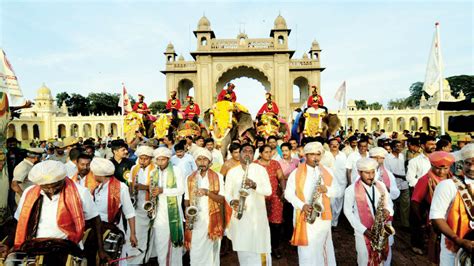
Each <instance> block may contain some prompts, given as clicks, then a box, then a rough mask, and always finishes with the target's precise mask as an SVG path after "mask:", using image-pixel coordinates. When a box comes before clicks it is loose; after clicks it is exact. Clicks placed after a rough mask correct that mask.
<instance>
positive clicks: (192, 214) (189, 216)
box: [185, 176, 199, 230]
mask: <svg viewBox="0 0 474 266" xmlns="http://www.w3.org/2000/svg"><path fill="white" fill-rule="evenodd" d="M198 189H199V184H198V177H197V176H196V177H194V189H193V191H192V192H191V193H192V201H191V204H190V206H188V207H187V208H186V211H185V213H186V227H187V229H188V230H193V228H194V223H195V222H196V220H197V215H198V212H199V208H198V196H197V192H198Z"/></svg>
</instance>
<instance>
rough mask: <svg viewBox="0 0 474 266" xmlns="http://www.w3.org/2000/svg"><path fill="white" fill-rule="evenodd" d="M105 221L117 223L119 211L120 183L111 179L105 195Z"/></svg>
mask: <svg viewBox="0 0 474 266" xmlns="http://www.w3.org/2000/svg"><path fill="white" fill-rule="evenodd" d="M107 197H108V198H107V219H108V221H109V223H113V222H118V220H119V219H116V218H117V213H118V212H119V210H120V181H119V180H118V179H117V178H115V177H111V178H110V179H109V187H108V193H107Z"/></svg>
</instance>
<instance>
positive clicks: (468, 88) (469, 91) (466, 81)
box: [446, 75, 474, 97]
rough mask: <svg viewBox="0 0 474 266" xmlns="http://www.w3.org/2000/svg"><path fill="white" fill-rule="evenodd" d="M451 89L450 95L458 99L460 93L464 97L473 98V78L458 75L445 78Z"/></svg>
mask: <svg viewBox="0 0 474 266" xmlns="http://www.w3.org/2000/svg"><path fill="white" fill-rule="evenodd" d="M446 80H448V82H449V86H450V87H451V94H452V95H453V96H454V97H458V96H459V94H460V93H461V91H462V92H463V93H464V95H465V96H466V97H474V76H469V75H459V76H452V77H449V78H446Z"/></svg>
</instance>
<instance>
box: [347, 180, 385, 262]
mask: <svg viewBox="0 0 474 266" xmlns="http://www.w3.org/2000/svg"><path fill="white" fill-rule="evenodd" d="M362 183H363V181H362V179H360V178H359V179H358V180H357V181H356V183H355V185H354V192H355V199H356V204H357V210H358V212H359V218H360V222H361V223H362V224H363V225H364V226H365V227H366V228H367V229H368V230H371V228H372V226H373V225H374V215H375V213H374V214H372V213H371V212H370V208H371V206H369V203H368V202H367V197H366V192H365V189H364V185H363V184H362ZM375 187H376V188H377V190H378V191H379V193H380V195H382V194H383V193H385V192H384V190H383V187H382V184H381V183H379V182H375ZM373 197H374V200H375V193H374V195H373ZM375 204H377V203H375ZM364 239H365V245H366V247H367V251H368V254H369V263H368V265H379V264H380V263H381V262H382V259H384V258H385V259H386V258H387V255H388V251H389V246H388V242H387V245H386V247H385V249H384V251H383V254H382V256H379V255H378V254H377V253H376V252H375V251H374V250H372V247H371V245H370V240H369V239H368V238H367V237H366V236H364Z"/></svg>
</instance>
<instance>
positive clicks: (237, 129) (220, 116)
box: [204, 101, 253, 158]
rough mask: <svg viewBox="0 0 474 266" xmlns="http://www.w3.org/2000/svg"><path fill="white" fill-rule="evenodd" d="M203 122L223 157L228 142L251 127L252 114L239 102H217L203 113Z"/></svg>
mask: <svg viewBox="0 0 474 266" xmlns="http://www.w3.org/2000/svg"><path fill="white" fill-rule="evenodd" d="M204 124H205V125H206V127H207V129H208V130H209V132H210V135H211V136H212V138H213V139H214V140H215V142H216V145H217V146H218V147H219V148H220V151H221V152H222V155H223V156H224V158H225V155H226V152H227V146H228V145H229V144H230V142H231V141H232V140H233V139H235V138H238V137H240V136H242V135H243V134H244V133H246V131H247V130H249V129H252V128H253V120H252V115H250V113H249V112H248V110H247V109H246V108H245V107H243V106H242V105H240V104H237V103H232V102H229V101H220V102H217V103H216V104H215V105H214V106H213V107H212V108H211V109H209V110H207V111H206V112H205V113H204Z"/></svg>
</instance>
